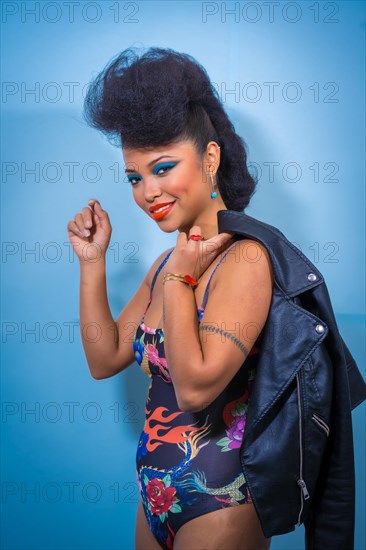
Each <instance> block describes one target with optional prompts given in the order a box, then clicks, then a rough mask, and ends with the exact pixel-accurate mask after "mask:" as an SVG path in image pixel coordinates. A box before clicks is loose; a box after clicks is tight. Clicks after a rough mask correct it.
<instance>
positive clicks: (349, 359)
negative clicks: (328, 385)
mask: <svg viewBox="0 0 366 550" xmlns="http://www.w3.org/2000/svg"><path fill="white" fill-rule="evenodd" d="M340 338H341V342H342V345H343V351H344V357H345V360H346V365H347V374H348V384H349V394H350V400H351V409H354V408H355V407H357V406H358V405H360V404H361V403H362V402H363V401H364V400H365V399H366V382H365V380H364V379H363V377H362V374H361V372H360V370H359V368H358V366H357V364H356V361H355V360H354V358H353V356H352V354H351V352H350V351H349V349H348V347H347V345H346V343H345V342H344V340H343V338H342V336H341V335H340Z"/></svg>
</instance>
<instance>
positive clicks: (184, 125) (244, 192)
mask: <svg viewBox="0 0 366 550" xmlns="http://www.w3.org/2000/svg"><path fill="white" fill-rule="evenodd" d="M83 115H84V119H85V121H86V122H87V123H88V124H89V125H90V126H92V127H94V128H97V129H98V130H100V131H101V132H103V133H104V134H105V135H106V136H107V138H108V140H109V141H110V142H111V143H113V144H114V145H118V146H122V147H124V148H142V149H144V148H146V149H150V148H154V147H160V146H164V145H169V144H172V143H175V142H179V141H181V140H187V139H188V140H191V141H192V142H193V143H194V145H195V147H196V151H197V153H198V154H199V155H200V156H202V155H203V153H204V152H205V151H206V147H207V144H208V142H209V141H211V140H213V141H216V142H217V143H218V145H220V148H221V159H220V166H219V169H218V171H217V181H218V186H219V190H220V193H221V196H222V198H223V201H224V203H225V206H226V208H228V209H229V210H237V211H242V210H244V208H245V207H246V206H247V205H248V204H249V201H250V199H251V197H252V195H253V194H254V192H255V186H256V181H255V180H254V179H253V177H252V176H251V174H250V173H249V171H248V167H247V153H246V146H245V142H244V140H243V139H242V138H241V137H240V136H239V135H238V134H237V133H236V132H235V129H234V126H233V124H232V123H231V121H230V120H229V117H228V115H227V113H226V112H225V110H224V107H223V105H222V102H221V100H220V98H219V95H218V93H217V91H216V89H215V88H214V86H213V85H212V83H211V81H210V78H209V76H208V74H207V72H206V70H205V69H204V67H202V65H200V64H199V63H198V62H197V61H196V60H195V59H194V58H193V57H192V56H190V55H188V54H185V53H179V52H176V51H174V50H172V49H169V48H158V47H152V48H149V49H148V50H147V51H146V52H145V53H143V54H141V55H140V56H139V51H138V49H137V48H128V49H126V50H124V51H123V52H121V53H120V54H118V55H117V56H116V57H115V58H113V59H112V60H111V61H110V63H109V64H108V65H107V66H106V67H105V68H104V69H103V70H102V71H101V72H100V73H99V74H98V75H97V76H96V77H95V78H94V80H92V81H91V82H90V84H89V86H88V89H87V93H86V98H85V103H84V113H83Z"/></svg>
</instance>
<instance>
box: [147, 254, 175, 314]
mask: <svg viewBox="0 0 366 550" xmlns="http://www.w3.org/2000/svg"><path fill="white" fill-rule="evenodd" d="M173 250H174V248H173ZM173 250H171V251H170V252H168V254H167V255H166V256H165V258H164V259H163V261H162V262H161V264H160V265H159V267H158V268H157V270H156V271H155V274H154V277H153V280H152V283H151V287H150V300H149V303H148V304H147V306H146V309H145V313H146V312H147V310H148V308H149V305H150V303H151V300H152V292H153V288H154V285H155V281H156V278H157V276H158V275H159V272H160V270H161V269H162V268H163V267H164V265H165V264H166V262H167V261H168V258H169V256H170V254H171V253H172V252H173ZM145 313H144V315H145Z"/></svg>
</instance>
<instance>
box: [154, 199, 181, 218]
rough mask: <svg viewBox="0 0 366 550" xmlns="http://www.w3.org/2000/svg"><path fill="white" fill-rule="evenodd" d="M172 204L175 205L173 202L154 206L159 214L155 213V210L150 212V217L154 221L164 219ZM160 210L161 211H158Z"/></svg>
mask: <svg viewBox="0 0 366 550" xmlns="http://www.w3.org/2000/svg"><path fill="white" fill-rule="evenodd" d="M174 204H175V201H172V202H165V203H161V204H160V205H156V206H158V208H157V210H159V212H157V211H156V210H155V211H151V210H150V212H151V217H152V218H154V220H160V219H161V218H164V216H166V215H167V214H168V213H169V212H170V211H171V209H172V208H173V206H174ZM155 208H156V207H155ZM160 208H161V209H162V210H160Z"/></svg>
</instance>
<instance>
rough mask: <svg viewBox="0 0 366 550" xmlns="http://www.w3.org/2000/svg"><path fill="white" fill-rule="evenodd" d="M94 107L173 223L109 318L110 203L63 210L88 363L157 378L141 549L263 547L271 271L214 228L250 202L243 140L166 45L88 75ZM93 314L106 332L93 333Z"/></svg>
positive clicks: (262, 257)
mask: <svg viewBox="0 0 366 550" xmlns="http://www.w3.org/2000/svg"><path fill="white" fill-rule="evenodd" d="M85 118H86V120H87V122H88V123H89V124H91V125H92V126H94V127H95V128H97V129H99V130H101V131H102V132H104V133H105V134H106V135H107V136H108V137H112V138H117V143H118V144H121V146H122V153H123V158H124V161H125V166H126V175H127V179H128V182H129V183H130V185H131V190H132V193H133V197H134V200H135V202H136V203H137V205H138V206H139V207H140V208H141V209H142V210H143V211H144V212H145V213H146V214H147V215H148V216H150V217H151V218H152V219H153V220H154V221H155V222H156V223H157V224H158V225H159V227H160V228H161V230H162V231H164V232H167V233H171V232H173V231H178V236H177V241H176V246H175V247H173V248H170V249H169V250H166V251H164V252H163V253H162V254H161V255H160V256H159V257H158V258H157V260H156V261H155V262H154V263H153V265H152V266H151V268H150V270H149V271H148V273H147V274H146V276H145V278H144V280H143V282H142V283H141V285H140V287H139V289H138V290H137V292H136V294H135V295H134V296H133V297H132V299H131V300H130V302H129V303H128V304H127V305H126V306H125V307H124V308H123V310H122V311H121V313H120V314H119V316H118V318H117V319H116V320H114V319H113V318H112V315H111V312H110V308H109V305H108V299H107V293H106V270H105V254H106V251H107V248H108V244H109V241H110V238H111V231H112V228H111V224H110V221H109V216H108V213H107V212H106V210H104V209H103V208H102V206H101V204H100V202H99V201H98V200H97V199H91V200H90V201H89V203H88V206H86V207H84V208H82V210H81V212H79V213H77V214H76V215H75V217H74V220H72V221H70V222H69V223H68V235H69V239H70V241H71V243H72V246H73V248H74V250H75V252H76V254H77V255H78V258H79V260H80V267H81V286H80V288H81V292H80V323H81V329H82V341H83V346H84V350H85V354H86V357H87V361H88V365H89V368H90V372H91V374H92V376H93V377H94V378H96V379H102V378H108V377H110V376H113V375H115V374H117V373H119V372H121V371H122V370H124V369H126V368H127V367H128V366H129V365H131V364H133V363H134V361H135V360H136V361H137V362H138V363H139V364H140V366H141V368H142V369H143V371H144V372H145V373H146V374H147V376H149V377H150V379H151V383H150V386H149V390H148V395H147V401H146V420H145V425H144V429H143V431H142V433H141V436H140V440H139V443H138V449H137V453H136V467H137V482H138V486H139V490H140V495H141V500H140V503H139V506H138V510H137V521H136V530H135V542H136V548H137V549H138V550H143V549H144V550H145V549H157V548H173V547H174V549H178V550H180V549H186V548H194V549H199V548H206V549H212V550H213V549H219V548H220V549H221V548H230V549H231V550H235V549H238V550H239V549H240V550H262V549H263V550H264V549H268V548H269V547H270V542H271V539H270V538H265V536H264V534H263V531H262V529H261V525H260V522H259V519H258V516H257V514H256V511H255V508H254V505H253V502H252V499H251V494H250V489H249V487H248V485H247V482H246V480H245V477H244V474H243V472H242V469H241V464H240V458H239V449H240V445H241V441H242V438H243V433H244V430H245V420H246V410H247V407H248V404H249V400H250V393H251V388H252V385H253V384H254V381H255V367H256V362H257V358H258V356H259V354H260V338H261V330H262V328H263V326H264V325H265V322H266V318H267V315H268V311H269V307H270V303H271V296H272V288H273V286H272V285H273V275H272V268H271V263H270V260H269V256H268V253H267V251H266V249H265V247H264V246H262V245H261V244H260V243H258V242H257V241H254V240H250V239H240V238H238V236H236V238H235V237H234V234H232V233H220V234H218V226H217V212H218V211H220V210H227V209H231V210H236V211H242V210H243V209H244V208H245V207H246V206H247V205H248V203H249V200H250V198H251V196H252V195H253V192H254V188H255V181H254V180H253V178H252V177H251V175H250V174H249V172H248V169H247V158H246V151H245V145H244V142H243V140H242V139H241V138H240V137H239V136H238V135H237V134H236V132H235V130H234V127H233V125H232V123H231V122H230V120H229V118H228V116H227V114H226V113H225V111H224V109H223V106H222V104H221V102H220V100H219V98H218V95H217V93H216V92H215V90H214V88H213V86H212V84H211V82H210V80H209V77H208V76H207V73H206V71H205V70H204V68H203V67H202V66H201V65H199V63H197V61H195V60H194V59H193V58H192V57H190V56H189V55H187V54H181V53H177V52H175V51H173V50H170V49H160V48H150V50H148V51H147V52H145V54H144V55H142V56H141V57H139V56H138V55H137V53H136V51H134V50H133V49H128V50H126V51H124V52H122V53H121V54H120V55H119V56H117V57H116V58H115V59H114V60H113V61H112V62H111V63H110V65H109V66H107V67H106V68H105V69H104V70H103V71H102V72H101V73H100V74H99V75H98V76H97V77H96V78H95V80H94V81H93V82H92V83H91V84H90V86H89V89H88V92H87V96H86V100H85ZM93 252H94V255H93ZM153 291H154V292H153ZM195 310H196V311H197V313H195ZM91 322H92V323H97V324H98V325H99V326H100V328H101V331H100V332H101V338H100V339H99V340H98V341H97V342H96V341H88V339H87V338H86V337H85V335H84V331H83V327H84V326H85V325H87V323H91ZM131 323H133V325H134V326H135V327H137V329H136V331H135V332H134V334H133V338H132V340H131V331H130V326H131ZM111 329H112V330H111Z"/></svg>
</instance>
